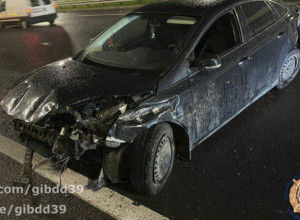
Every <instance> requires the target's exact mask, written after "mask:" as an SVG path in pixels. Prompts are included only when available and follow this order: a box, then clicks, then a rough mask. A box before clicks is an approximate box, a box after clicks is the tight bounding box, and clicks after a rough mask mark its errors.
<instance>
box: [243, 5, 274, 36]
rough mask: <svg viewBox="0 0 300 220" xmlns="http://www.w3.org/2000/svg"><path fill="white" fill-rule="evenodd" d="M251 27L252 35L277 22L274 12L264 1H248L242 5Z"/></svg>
mask: <svg viewBox="0 0 300 220" xmlns="http://www.w3.org/2000/svg"><path fill="white" fill-rule="evenodd" d="M240 7H241V8H242V10H243V12H244V15H245V18H246V21H247V23H248V26H249V29H250V37H252V36H254V35H256V34H258V33H260V32H262V31H263V30H265V29H266V28H267V27H269V26H270V25H272V24H273V23H274V22H275V18H274V15H273V12H272V11H271V9H270V8H269V6H268V5H267V4H266V3H265V2H263V1H257V2H248V3H245V4H243V5H241V6H240Z"/></svg>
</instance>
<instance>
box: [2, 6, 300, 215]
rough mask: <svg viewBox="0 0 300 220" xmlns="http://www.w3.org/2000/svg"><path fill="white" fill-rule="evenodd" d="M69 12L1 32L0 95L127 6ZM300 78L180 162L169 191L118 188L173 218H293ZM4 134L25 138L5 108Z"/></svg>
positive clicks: (114, 18) (78, 43)
mask: <svg viewBox="0 0 300 220" xmlns="http://www.w3.org/2000/svg"><path fill="white" fill-rule="evenodd" d="M100 13H103V12H95V11H93V12H81V13H61V14H59V19H58V20H57V22H56V26H51V27H50V26H48V24H41V25H36V26H33V27H32V28H30V29H26V30H22V29H19V28H6V29H4V30H3V31H0V42H1V46H0V99H1V98H3V96H4V95H5V93H6V92H7V91H8V89H9V88H10V87H11V86H12V85H13V83H14V82H15V80H17V79H18V78H20V77H24V76H26V75H27V74H28V73H29V72H30V71H32V70H34V69H36V68H38V67H41V66H43V65H46V64H48V63H50V62H53V61H57V60H60V59H63V58H66V57H69V56H71V55H72V54H74V53H76V52H78V51H79V50H80V49H82V48H83V47H84V46H85V45H86V44H87V43H88V41H89V39H90V38H92V37H95V36H96V35H97V34H98V33H100V32H101V31H102V30H103V29H105V28H106V27H107V26H108V25H111V24H112V23H114V22H115V21H117V20H118V19H119V18H120V17H121V16H122V14H125V13H126V12H119V11H114V12H107V14H106V15H105V16H103V15H102V14H100ZM299 94H300V76H299V77H298V78H297V79H296V80H295V82H293V83H292V84H291V85H290V86H289V87H288V88H287V89H286V90H284V91H276V90H273V91H271V92H269V93H268V94H267V95H266V96H265V97H263V98H262V99H260V100H259V101H258V102H256V103H255V104H254V105H252V106H251V107H250V108H249V109H247V110H246V111H245V112H243V113H242V114H241V115H240V116H238V117H237V118H236V119H234V120H233V121H232V122H230V123H229V124H228V125H227V126H225V127H224V128H223V129H222V130H220V131H219V132H218V133H217V134H215V135H214V136H212V137H211V138H210V139H208V140H207V141H205V142H204V143H203V144H202V145H201V146H199V147H197V148H196V149H195V150H194V152H193V155H192V157H193V159H192V160H191V161H189V162H184V161H181V160H179V159H178V160H177V163H176V165H175V168H174V172H173V174H172V175H171V177H170V180H169V182H168V184H167V185H166V187H165V188H164V189H163V191H162V192H161V193H160V194H159V195H158V196H155V197H141V196H137V195H135V194H134V193H133V192H132V191H131V189H130V187H129V185H124V184H119V185H115V186H112V188H114V189H115V190H117V191H118V192H120V193H122V194H125V195H127V196H128V197H130V198H132V199H134V200H136V201H138V202H140V203H142V204H144V205H146V206H147V207H149V208H151V209H153V210H155V211H157V212H159V213H161V214H163V215H165V216H167V217H170V218H172V219H288V218H289V217H288V216H289V215H288V214H287V211H286V207H287V204H286V202H285V201H284V189H285V186H286V184H287V182H288V181H289V180H290V179H291V178H292V177H293V176H295V175H297V174H299V173H300V164H299V156H298V154H299V148H300V144H299V143H300V111H299V109H300V99H299ZM0 133H1V134H4V135H6V136H8V137H10V138H13V139H15V140H16V139H17V134H15V133H14V132H13V131H12V125H11V120H10V119H9V118H8V117H7V116H5V115H4V114H3V113H2V112H1V113H0Z"/></svg>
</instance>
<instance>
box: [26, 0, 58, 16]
mask: <svg viewBox="0 0 300 220" xmlns="http://www.w3.org/2000/svg"><path fill="white" fill-rule="evenodd" d="M30 1H31V9H32V12H31V17H40V16H45V15H49V14H54V13H55V8H54V7H53V3H52V1H51V0H30Z"/></svg>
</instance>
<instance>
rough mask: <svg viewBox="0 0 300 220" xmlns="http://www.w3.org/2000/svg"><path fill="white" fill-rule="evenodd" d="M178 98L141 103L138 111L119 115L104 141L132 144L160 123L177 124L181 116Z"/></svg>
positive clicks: (181, 111)
mask: <svg viewBox="0 0 300 220" xmlns="http://www.w3.org/2000/svg"><path fill="white" fill-rule="evenodd" d="M180 103H181V102H180V97H179V96H173V97H171V98H169V99H167V100H163V101H159V102H146V103H143V104H142V105H141V106H140V107H139V108H138V109H135V110H131V111H128V112H126V113H125V114H123V115H121V116H120V117H119V119H118V120H117V121H116V123H115V124H114V125H113V126H112V128H111V129H110V131H109V132H108V135H107V139H106V141H111V142H119V143H132V142H133V141H134V139H135V138H136V137H137V136H138V135H139V134H140V133H141V132H143V131H145V130H147V129H149V128H150V127H152V126H154V125H156V124H159V123H161V122H171V123H175V124H178V123H179V122H178V121H177V118H178V117H180V116H182V115H183V110H182V109H183V108H182V106H181V104H180Z"/></svg>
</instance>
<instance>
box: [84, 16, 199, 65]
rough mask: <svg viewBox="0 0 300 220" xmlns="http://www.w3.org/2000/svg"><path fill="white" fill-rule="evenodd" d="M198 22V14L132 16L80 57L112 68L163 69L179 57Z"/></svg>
mask: <svg viewBox="0 0 300 220" xmlns="http://www.w3.org/2000/svg"><path fill="white" fill-rule="evenodd" d="M196 23H197V19H196V18H194V17H184V16H172V15H158V14H143V15H129V16H126V17H124V18H123V19H121V20H120V21H119V22H117V23H116V24H115V25H113V26H112V27H110V28H109V29H108V30H106V31H105V32H104V33H103V34H101V35H100V36H99V37H98V38H97V39H96V40H95V41H94V42H93V43H91V44H90V45H89V46H88V47H87V48H86V49H85V50H84V51H83V53H82V55H81V58H80V59H81V61H83V60H85V59H87V60H89V61H92V62H94V63H98V64H101V65H105V66H110V67H119V68H120V67H121V68H127V69H138V70H163V69H165V68H166V67H167V66H168V65H169V64H171V62H172V61H173V60H174V59H175V58H176V56H177V54H178V53H179V52H180V50H181V49H182V46H183V45H184V43H185V42H186V40H185V39H186V38H187V37H188V36H189V35H190V32H191V30H192V27H193V26H195V24H196Z"/></svg>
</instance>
